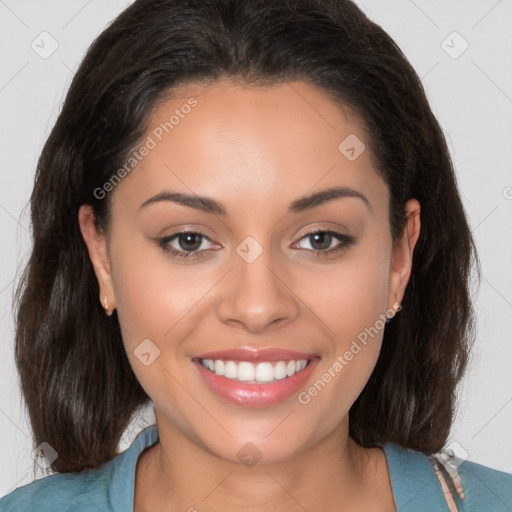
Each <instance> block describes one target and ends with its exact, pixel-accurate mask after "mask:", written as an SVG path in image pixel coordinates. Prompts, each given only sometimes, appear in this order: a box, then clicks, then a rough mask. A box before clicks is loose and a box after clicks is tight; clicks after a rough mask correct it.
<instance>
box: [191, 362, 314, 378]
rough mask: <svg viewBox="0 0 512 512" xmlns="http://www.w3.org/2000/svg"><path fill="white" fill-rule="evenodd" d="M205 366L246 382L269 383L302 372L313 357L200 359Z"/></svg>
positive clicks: (211, 370) (223, 375) (216, 373)
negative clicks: (255, 359)
mask: <svg viewBox="0 0 512 512" xmlns="http://www.w3.org/2000/svg"><path fill="white" fill-rule="evenodd" d="M198 361H199V362H200V363H201V364H202V365H203V367H204V368H206V369H207V370H209V371H210V372H212V373H214V374H215V375H218V376H222V377H226V378H227V379H231V380H234V381H238V382H245V383H246V384H269V383H272V382H276V381H279V380H283V379H287V378H289V377H292V376H293V375H295V374H297V373H300V372H301V371H302V370H304V368H306V366H307V365H308V364H309V363H310V362H311V359H297V360H293V359H292V360H282V361H272V362H271V361H262V362H259V363H251V362H249V361H232V360H222V359H198Z"/></svg>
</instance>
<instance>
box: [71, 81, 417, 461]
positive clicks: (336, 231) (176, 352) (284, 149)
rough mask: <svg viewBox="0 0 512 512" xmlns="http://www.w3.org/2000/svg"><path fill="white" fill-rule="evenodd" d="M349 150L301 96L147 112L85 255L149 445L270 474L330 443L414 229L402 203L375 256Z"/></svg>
mask: <svg viewBox="0 0 512 512" xmlns="http://www.w3.org/2000/svg"><path fill="white" fill-rule="evenodd" d="M191 98H192V99H191ZM173 115H174V118H171V116H173ZM165 123H167V124H165ZM347 137H349V139H347ZM344 141H345V142H344ZM340 144H341V145H340ZM362 144H365V133H364V131H363V129H362V126H361V125H360V124H359V123H358V121H357V119H356V118H355V117H353V116H350V115H349V114H348V113H347V112H345V111H344V110H342V109H341V108H340V106H339V105H337V104H335V103H333V102H332V101H331V100H329V99H328V98H327V97H325V96H324V95H323V94H322V93H321V92H320V91H319V90H317V89H315V88H312V87H311V86H309V85H308V84H307V83H305V82H294V83H292V84H281V85H278V86H273V87H271V88H265V89H264V88H256V87H242V86H240V85H235V84H232V83H229V82H224V81H222V82H217V83H216V84H215V85H214V86H209V87H202V88H201V87H199V86H190V85H189V86H187V87H183V88H182V89H179V90H176V91H175V92H174V95H173V97H172V98H171V99H168V100H166V101H165V102H164V103H162V104H161V105H160V106H159V107H158V108H157V109H156V110H155V111H154V112H153V114H152V116H151V119H150V123H149V128H148V131H147V135H146V138H145V142H144V145H145V146H146V148H147V150H141V151H139V153H138V154H139V156H140V157H141V158H140V162H139V163H138V165H137V166H136V168H135V169H133V170H131V171H130V173H128V175H127V176H125V177H124V178H123V179H122V181H121V182H120V184H118V185H117V186H116V187H115V189H114V190H113V191H112V192H110V193H111V194H112V198H111V199H112V227H111V233H110V236H109V239H108V243H105V240H104V239H102V238H101V237H93V242H91V241H90V239H89V240H87V239H86V241H88V245H89V251H90V255H91V259H92V261H93V264H94V267H95V271H96V275H97V277H98V280H99V283H100V287H101V293H102V297H103V296H105V295H108V301H109V307H110V308H113V307H116V308H117V312H118V318H119V322H120V326H121V330H122V335H123V339H124V343H125V347H126V352H127V354H128V357H129V359H130V363H131V365H132V367H133V370H134V372H135V374H136V376H137V378H138V379H139V381H140V383H141V385H142V386H143V388H144V389H145V391H146V392H147V394H148V395H149V396H150V397H151V399H152V400H153V402H154V405H155V412H156V414H157V421H158V424H159V430H160V431H161V432H163V431H164V430H165V431H167V432H175V433H176V434H177V435H181V436H183V437H184V438H185V439H187V440H188V441H190V442H191V443H193V445H194V446H197V447H201V448H202V449H204V450H206V451H208V452H210V453H211V454H215V455H217V456H219V457H221V458H223V459H227V460H231V461H235V462H236V461H239V460H241V458H240V457H241V456H242V457H243V456H244V450H249V451H250V450H251V449H254V448H251V449H249V448H248V446H249V445H248V444H247V443H253V444H254V445H255V446H256V447H257V451H258V456H261V461H262V462H276V461H284V460H287V459H290V458H291V457H293V456H296V455H298V454H300V452H301V451H303V450H306V449H307V448H308V447H311V446H312V445H313V444H314V443H317V442H318V441H319V440H321V439H322V438H325V437H326V436H328V435H329V434H331V433H333V432H335V431H336V430H337V429H345V430H346V428H347V424H348V423H347V415H348V411H349V409H350V406H351V405H352V404H353V402H354V401H355V399H356V398H357V396H358V395H359V394H360V392H361V391H362V389H363V387H364V385H365V384H366V382H367V380H368V378H369V376H370V374H371V372H372V370H373V368H374V366H375V363H376V360H377V357H378V355H379V351H380V347H381V341H382V336H383V332H384V328H385V322H384V319H385V315H386V314H388V316H389V314H390V312H391V311H392V307H393V304H395V303H397V302H398V303H399V302H400V300H401V298H402V296H403V292H404V289H405V286H406V284H407V280H408V277H409V274H410V267H411V258H412V249H413V247H414V243H415V240H416V239H417V235H418V229H419V216H418V215H417V213H418V212H419V205H418V204H417V203H416V202H415V201H414V200H412V201H411V202H410V203H408V205H407V208H408V210H409V211H410V212H411V213H412V215H411V219H412V220H411V221H410V222H409V224H408V229H407V230H406V232H405V235H404V237H403V239H402V240H401V241H400V242H399V243H397V244H396V245H393V244H392V239H391V233H390V226H389V221H388V214H389V212H388V202H389V190H388V188H387V186H386V183H385V182H384V181H383V180H382V178H380V177H379V175H378V174H377V172H376V170H375V167H374V162H373V159H372V155H371V152H370V148H369V147H368V145H366V147H365V148H364V147H363V145H362ZM141 147H142V146H141ZM336 187H337V188H339V189H344V192H343V190H342V191H341V192H338V193H337V194H331V195H330V196H329V195H328V194H324V195H323V196H318V192H320V191H325V190H327V189H331V188H336ZM173 194H175V195H173ZM176 194H182V195H183V196H184V195H187V196H191V198H189V199H188V200H184V201H182V202H179V201H178V199H177V198H178V196H177V195H176ZM315 194H317V195H316V198H314V199H311V200H309V201H308V200H306V199H305V198H306V197H310V196H315ZM199 197H201V198H207V199H204V200H198V198H199ZM173 198H174V199H175V200H173ZM185 203H186V204H185ZM86 219H87V216H86V210H85V208H83V209H82V210H81V214H80V222H81V226H82V231H83V233H84V237H85V236H86V233H87V230H88V229H92V228H91V227H90V225H88V224H87V220H86ZM106 261H108V263H105V262H106ZM300 361H305V363H301V362H300ZM304 364H307V365H306V366H305V368H303V365H304ZM205 366H206V367H209V368H205ZM212 369H213V371H212ZM223 373H224V375H222V374H223ZM256 381H257V382H256Z"/></svg>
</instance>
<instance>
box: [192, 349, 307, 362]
mask: <svg viewBox="0 0 512 512" xmlns="http://www.w3.org/2000/svg"><path fill="white" fill-rule="evenodd" d="M314 357H316V354H306V353H305V352H295V351H293V350H285V349H280V348H260V349H254V348H249V347H241V348H233V349H231V350H217V351H215V352H207V353H204V354H199V355H197V356H195V358H194V359H213V360H214V361H215V360H216V359H221V360H222V361H249V362H253V363H259V362H263V361H270V362H273V361H274V362H277V361H290V360H292V359H293V360H294V361H298V360H300V359H313V358H314Z"/></svg>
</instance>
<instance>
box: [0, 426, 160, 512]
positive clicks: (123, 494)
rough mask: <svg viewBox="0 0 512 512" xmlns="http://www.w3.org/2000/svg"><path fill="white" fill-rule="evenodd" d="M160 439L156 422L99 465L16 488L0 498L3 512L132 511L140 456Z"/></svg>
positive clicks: (0, 511) (1, 511) (52, 476)
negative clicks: (110, 458)
mask: <svg viewBox="0 0 512 512" xmlns="http://www.w3.org/2000/svg"><path fill="white" fill-rule="evenodd" d="M158 440H159V436H158V430H157V428H156V425H153V426H150V427H149V428H146V429H144V430H142V431H141V432H139V434H138V435H137V437H136V438H135V440H134V441H133V442H132V444H131V446H130V447H129V448H128V449H127V450H125V451H124V452H121V453H119V454H118V455H116V457H114V458H113V459H112V460H110V461H108V462H107V463H106V464H104V465H103V466H101V467H99V468H96V469H88V470H85V471H83V472H80V473H61V474H58V475H51V476H46V477H44V478H41V479H39V480H36V481H35V482H32V483H29V484H27V485H24V486H22V487H19V488H17V489H15V490H14V491H12V492H10V493H9V494H8V495H7V496H4V497H3V498H2V499H0V512H20V511H23V512H36V511H37V512H50V511H51V512H71V511H73V512H86V511H87V512H89V511H91V510H101V511H102V512H109V511H115V512H117V511H122V512H124V511H126V510H131V507H133V491H134V481H135V467H136V464H137V459H138V456H139V455H140V453H141V452H142V451H143V450H144V449H145V448H147V447H148V446H152V445H153V444H155V443H156V442H158Z"/></svg>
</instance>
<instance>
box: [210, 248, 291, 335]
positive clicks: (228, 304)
mask: <svg viewBox="0 0 512 512" xmlns="http://www.w3.org/2000/svg"><path fill="white" fill-rule="evenodd" d="M239 254H243V253H242V252H240V253H239ZM239 254H238V253H237V254H234V256H233V257H234V269H233V270H232V272H230V277H229V279H230V280H229V282H228V284H227V285H226V288H225V289H224V290H223V294H222V299H221V301H220V302H219V304H218V310H217V313H218V316H219V318H220V320H221V321H222V322H224V323H227V324H234V325H238V326H239V327H241V328H244V329H246V330H248V331H250V332H252V333H256V332H261V331H264V330H265V329H267V328H268V327H269V326H271V325H277V324H280V325H283V324H284V323H286V322H292V321H293V320H294V319H295V318H296V317H297V315H298V313H299V304H298V298H297V297H296V296H295V294H294V293H293V290H292V286H291V283H289V282H287V281H289V279H287V274H286V273H285V272H284V269H283V268H282V267H283V265H281V267H278V266H276V265H275V262H273V257H272V254H271V251H270V250H268V249H263V251H262V252H261V254H260V255H259V256H258V257H257V258H256V259H255V260H254V261H251V259H244V257H242V256H240V255H239ZM279 269H281V270H279Z"/></svg>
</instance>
